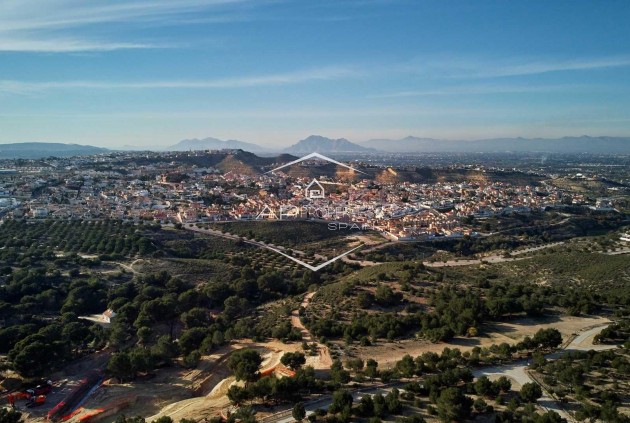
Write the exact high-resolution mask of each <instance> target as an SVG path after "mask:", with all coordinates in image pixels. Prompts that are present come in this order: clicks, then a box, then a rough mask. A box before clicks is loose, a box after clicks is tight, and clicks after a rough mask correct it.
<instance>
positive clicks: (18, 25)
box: [0, 0, 253, 53]
mask: <svg viewBox="0 0 630 423" xmlns="http://www.w3.org/2000/svg"><path fill="white" fill-rule="evenodd" d="M252 1H253V0H177V1H174V0H125V1H123V0H110V1H96V0H89V1H84V0H3V1H2V2H0V52H2V51H4V52H52V53H65V52H81V51H110V50H119V49H130V48H132V49H133V48H156V47H167V46H166V45H162V44H157V43H145V42H133V41H132V42H119V41H116V40H104V39H100V38H96V39H95V38H94V37H93V36H91V35H90V31H91V30H93V29H94V28H95V27H97V26H98V25H102V24H115V23H136V24H137V23H151V24H156V25H160V24H165V25H166V24H168V25H170V24H172V23H173V22H174V21H176V19H179V18H186V19H187V18H199V17H200V16H203V17H204V19H205V20H207V21H211V20H212V19H213V18H216V19H219V20H221V21H225V20H229V19H230V14H231V13H233V12H235V11H234V9H233V6H236V5H239V4H248V3H251V2H252ZM216 14H221V15H220V16H217V15H216Z"/></svg>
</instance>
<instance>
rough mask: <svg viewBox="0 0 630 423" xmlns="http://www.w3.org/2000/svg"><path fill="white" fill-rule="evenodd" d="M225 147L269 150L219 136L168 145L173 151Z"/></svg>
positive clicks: (257, 150)
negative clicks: (219, 137)
mask: <svg viewBox="0 0 630 423" xmlns="http://www.w3.org/2000/svg"><path fill="white" fill-rule="evenodd" d="M224 149H234V150H238V149H240V150H245V151H253V152H260V151H268V150H267V149H266V148H264V147H261V146H259V145H257V144H253V143H249V142H244V141H238V140H220V139H218V138H212V137H208V138H204V139H197V138H193V139H187V140H182V141H180V142H178V143H177V144H175V145H173V146H171V147H168V148H167V150H172V151H188V150H224Z"/></svg>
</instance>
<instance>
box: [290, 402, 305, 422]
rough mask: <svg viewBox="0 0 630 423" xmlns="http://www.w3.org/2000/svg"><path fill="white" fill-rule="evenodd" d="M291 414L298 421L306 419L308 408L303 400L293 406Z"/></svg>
mask: <svg viewBox="0 0 630 423" xmlns="http://www.w3.org/2000/svg"><path fill="white" fill-rule="evenodd" d="M291 415H292V416H293V418H294V419H295V420H297V421H298V422H299V421H302V420H304V417H306V409H305V408H304V404H303V403H301V402H298V403H297V404H295V405H294V406H293V412H292V413H291Z"/></svg>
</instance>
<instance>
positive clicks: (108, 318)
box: [101, 308, 116, 323]
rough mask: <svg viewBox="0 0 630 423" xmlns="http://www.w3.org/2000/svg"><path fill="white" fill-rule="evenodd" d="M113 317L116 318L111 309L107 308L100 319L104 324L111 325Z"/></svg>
mask: <svg viewBox="0 0 630 423" xmlns="http://www.w3.org/2000/svg"><path fill="white" fill-rule="evenodd" d="M114 317H116V312H115V311H114V310H112V309H111V308H108V309H107V310H105V311H104V312H103V314H102V315H101V319H102V320H103V321H104V322H105V323H111V322H112V319H113V318H114Z"/></svg>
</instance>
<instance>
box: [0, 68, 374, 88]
mask: <svg viewBox="0 0 630 423" xmlns="http://www.w3.org/2000/svg"><path fill="white" fill-rule="evenodd" d="M360 74H361V73H360V72H358V71H356V70H353V69H351V68H348V67H324V68H318V69H307V70H300V71H295V72H288V73H276V74H267V75H254V76H241V77H233V78H217V79H209V80H172V81H131V82H128V81H127V82H125V81H36V82H28V81H16V80H0V92H6V93H14V94H32V93H38V92H42V91H49V90H63V89H95V90H101V89H105V90H111V89H212V88H245V87H259V86H273V85H293V84H300V83H306V82H311V81H326V80H332V79H341V78H348V77H353V76H358V75H360Z"/></svg>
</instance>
